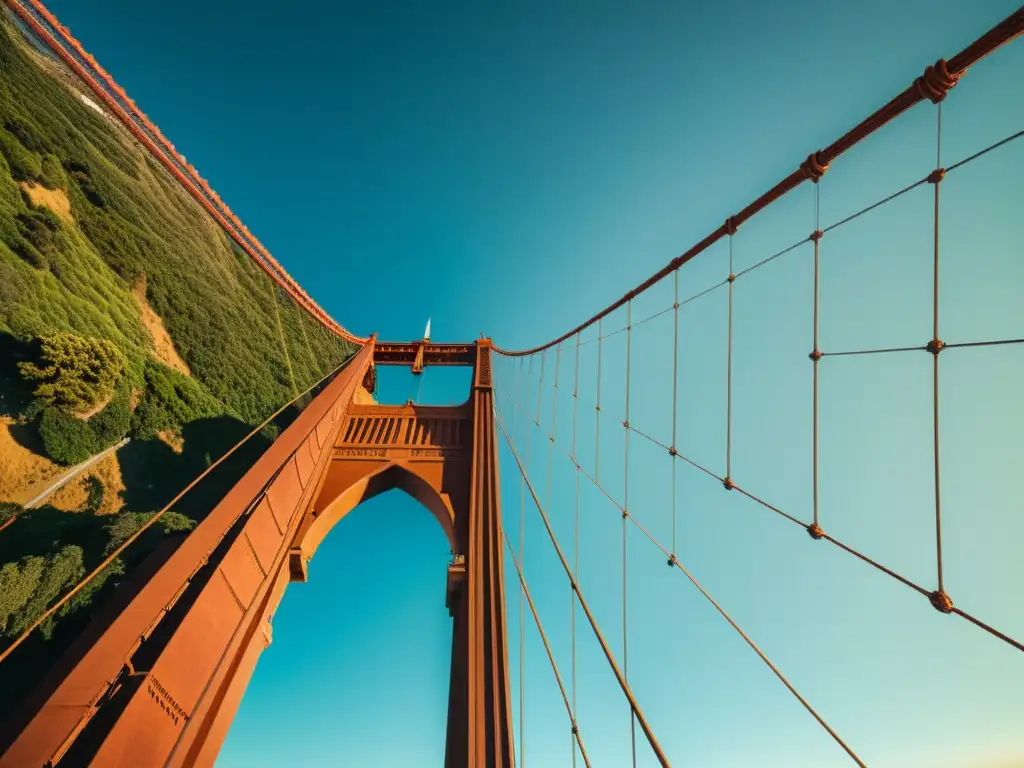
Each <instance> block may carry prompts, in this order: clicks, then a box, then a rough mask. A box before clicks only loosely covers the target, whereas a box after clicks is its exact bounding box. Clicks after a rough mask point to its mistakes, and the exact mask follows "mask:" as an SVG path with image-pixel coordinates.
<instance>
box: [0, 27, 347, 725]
mask: <svg viewBox="0 0 1024 768" xmlns="http://www.w3.org/2000/svg"><path fill="white" fill-rule="evenodd" d="M76 91H77V92H76ZM86 92H87V91H86V89H85V87H84V86H82V85H80V84H77V83H76V81H74V79H73V77H72V75H71V74H70V73H69V72H68V71H67V70H65V69H64V68H63V67H62V66H61V65H58V64H57V63H56V62H55V61H53V60H51V59H48V58H46V57H44V56H42V55H40V54H39V53H38V52H37V51H36V50H35V49H33V48H32V47H31V46H30V45H29V44H28V43H27V41H26V40H25V39H24V38H23V37H22V34H21V32H20V31H18V29H17V28H16V27H15V26H14V24H13V23H12V22H11V21H10V19H9V18H8V17H7V16H6V15H5V14H0V427H2V432H0V437H2V438H3V439H2V440H0V526H3V525H4V521H5V519H9V518H10V517H12V516H16V519H15V520H14V522H13V523H10V524H9V525H8V526H7V527H6V528H4V529H2V530H0V648H2V647H3V645H4V644H5V643H6V642H7V641H8V640H9V639H10V638H13V637H15V636H17V634H18V633H19V632H20V631H21V630H22V629H24V628H25V627H26V626H28V625H29V624H30V623H31V621H32V620H33V619H34V618H35V617H37V616H38V615H39V614H40V612H41V611H42V610H43V609H44V608H45V606H46V605H48V604H50V603H52V602H53V600H54V599H56V597H57V596H59V595H60V594H61V593H62V592H63V591H65V590H66V589H67V588H68V587H70V585H72V584H73V583H75V581H76V580H77V579H78V578H79V577H80V576H81V574H82V573H84V572H86V571H88V570H89V569H90V568H91V567H94V565H95V564H96V563H97V562H99V561H100V560H101V559H102V557H103V556H104V554H105V553H106V552H109V551H110V550H111V549H112V548H113V546H115V545H116V543H117V542H119V541H123V540H124V538H126V537H127V536H128V535H129V534H130V533H131V531H132V530H135V529H137V527H138V526H139V525H141V524H142V522H143V521H144V520H145V519H147V518H148V516H149V515H150V514H151V513H153V512H154V511H155V510H157V509H159V508H160V507H161V506H162V505H163V504H165V503H166V502H167V501H168V500H169V499H170V498H171V496H172V495H173V494H174V493H175V492H176V491H177V490H179V489H180V488H181V487H182V486H183V485H185V483H186V482H188V481H189V480H190V479H191V478H192V477H194V476H195V475H196V474H198V473H199V472H200V471H202V469H203V468H204V467H206V466H208V465H209V464H210V463H211V462H212V461H214V460H215V459H216V458H217V457H219V456H220V455H221V454H222V453H223V452H224V451H225V450H227V448H229V447H230V446H231V445H233V444H234V443H235V442H236V441H237V440H238V438H239V437H240V436H241V435H244V434H245V433H246V432H248V431H249V430H250V429H251V428H252V425H255V424H258V423H260V422H261V421H262V420H263V419H264V418H266V417H267V416H268V415H270V414H271V413H272V412H273V411H275V410H276V409H278V408H279V407H281V406H282V405H284V404H285V403H286V402H288V401H289V400H291V399H292V398H294V397H295V396H296V395H297V394H298V393H299V392H301V391H302V390H305V389H306V388H307V387H309V386H310V385H311V384H312V383H314V382H315V381H317V380H318V379H320V378H321V377H322V376H323V375H324V374H326V373H327V372H328V371H329V370H331V369H332V368H334V367H335V366H337V365H338V364H339V363H340V362H341V361H342V360H343V359H344V358H345V357H346V356H347V355H348V354H349V353H350V352H351V351H352V350H351V348H350V345H347V344H346V343H345V342H343V341H341V340H339V339H338V338H336V337H334V336H333V335H332V334H330V333H329V332H327V331H326V330H325V329H323V328H322V327H321V326H319V325H318V324H317V323H315V322H314V321H313V320H311V319H310V318H309V317H308V315H306V314H305V313H304V312H303V311H302V310H301V309H299V308H298V307H297V306H296V305H295V304H294V303H293V302H292V301H291V300H290V299H289V298H288V297H287V296H286V295H285V294H284V293H283V292H282V291H281V290H280V289H279V288H277V287H276V286H275V285H274V284H273V283H272V281H271V280H270V279H269V278H268V277H267V276H266V275H265V274H264V273H263V272H262V271H261V270H260V269H258V268H257V267H256V266H255V265H254V264H253V263H252V261H251V260H250V259H249V258H248V257H247V256H245V255H244V254H242V253H241V251H240V250H239V249H238V248H237V247H236V246H235V245H234V244H233V243H232V242H231V241H230V240H229V238H228V237H227V236H226V235H225V234H224V232H223V231H222V230H221V229H220V228H219V227H218V226H217V225H216V223H215V222H214V221H213V220H212V219H211V218H210V217H209V216H208V215H207V214H206V213H205V212H204V211H203V210H202V209H201V208H200V207H199V206H198V205H197V204H196V203H195V201H193V200H192V199H191V198H190V197H189V196H188V195H187V194H186V193H185V192H184V191H183V190H182V189H181V188H180V187H179V186H178V184H177V183H176V182H175V181H174V180H173V179H172V178H171V177H170V175H169V174H167V173H166V172H165V171H164V170H163V169H162V168H161V167H160V166H159V165H158V164H157V163H156V162H154V161H153V160H152V158H151V157H149V156H148V154H147V153H145V151H144V150H143V149H142V148H141V147H139V146H138V145H137V144H136V143H135V142H134V141H133V140H132V139H131V138H130V136H129V134H128V133H127V132H126V131H125V130H124V129H123V128H122V127H121V126H120V125H117V124H115V123H113V122H112V121H111V120H110V119H108V118H107V117H106V116H104V115H102V114H100V113H99V112H98V111H97V110H95V109H93V108H91V107H90V106H89V105H87V104H86V103H85V102H84V101H83V100H82V98H81V94H83V93H86ZM274 434H276V432H275V431H274V429H272V428H268V430H265V432H264V433H263V434H261V435H260V436H259V437H258V439H255V440H253V441H252V442H251V444H250V445H249V446H247V449H246V450H244V451H241V452H240V454H239V455H238V457H237V460H233V461H229V462H227V463H226V464H225V465H224V466H223V467H221V468H219V469H218V470H217V471H216V472H215V473H214V474H213V475H211V478H210V481H209V482H206V481H204V483H203V484H202V485H200V486H199V487H198V488H197V489H196V492H195V493H193V494H190V495H189V496H188V497H186V499H185V500H184V501H183V502H182V503H181V504H179V505H178V506H177V507H176V514H174V515H173V516H169V517H168V518H167V519H166V520H165V521H163V522H164V523H165V524H164V526H163V529H164V530H166V531H168V532H173V531H176V530H177V531H180V530H186V529H188V528H190V527H191V526H192V525H193V524H194V521H195V520H198V519H200V518H201V517H202V515H203V514H205V512H206V511H208V510H209V508H210V507H211V505H212V504H213V503H215V501H216V500H217V498H219V495H220V494H222V493H223V491H224V489H225V488H227V487H230V484H231V482H232V481H233V478H237V476H238V475H239V474H240V473H241V472H243V471H244V469H245V467H246V466H247V465H248V463H250V462H251V461H252V459H253V458H254V457H255V455H258V453H259V451H260V450H262V449H263V448H264V447H265V446H266V445H267V444H269V443H268V441H269V440H270V439H272V438H273V435H274ZM125 437H129V438H131V442H130V443H129V444H128V445H127V446H125V447H123V448H122V449H120V450H119V451H118V452H117V454H116V458H111V459H110V460H109V462H108V461H107V460H106V459H104V462H103V463H102V465H103V466H102V467H100V465H98V468H97V470H96V471H95V472H92V471H91V470H90V472H91V474H88V475H86V476H85V477H83V478H81V479H80V480H78V481H77V482H74V483H71V484H69V486H72V487H69V488H68V489H65V490H62V491H61V492H59V494H57V495H55V496H54V499H58V496H59V501H57V500H54V501H52V502H51V501H50V500H49V499H48V500H47V504H45V505H44V506H42V507H40V508H38V509H35V510H32V511H25V512H24V513H23V514H20V513H21V510H20V508H19V507H18V504H17V503H15V502H19V501H20V502H21V503H24V502H25V501H26V497H27V496H29V495H31V494H32V493H34V492H35V491H37V490H38V489H39V487H45V486H46V485H47V484H48V483H49V482H50V479H51V478H53V477H55V476H57V475H58V474H59V472H60V471H61V467H63V466H66V465H70V464H76V463H78V462H80V461H82V460H84V459H86V458H88V457H90V456H92V455H94V454H96V453H98V452H100V451H102V450H103V449H105V448H107V447H109V446H112V445H114V444H115V443H117V442H118V441H120V440H122V439H123V438H125ZM19 514H20V516H18V515H19ZM162 535H163V534H162V533H160V532H159V531H158V532H157V533H155V534H154V537H153V538H150V539H145V538H144V540H140V542H139V545H138V546H137V547H136V546H133V547H132V549H131V550H129V552H131V553H132V554H131V557H126V558H125V559H124V560H123V561H118V562H116V563H115V564H114V566H112V567H111V568H110V569H108V572H107V573H106V574H105V576H106V577H107V578H106V583H105V584H104V585H102V587H101V586H100V585H97V586H96V588H90V590H87V592H88V594H86V593H83V594H82V595H79V596H77V597H76V598H75V600H74V601H73V602H72V603H70V604H69V605H68V606H66V608H67V609H69V610H65V611H62V614H61V615H60V616H58V621H57V622H56V623H54V622H52V621H50V622H48V623H47V624H46V625H44V627H43V629H44V631H43V632H39V633H37V635H38V637H36V638H35V639H34V640H33V642H32V643H29V644H28V645H27V646H26V648H25V651H24V652H22V651H19V653H21V654H22V655H23V661H25V664H22V665H17V664H10V665H8V664H5V665H2V666H0V690H2V691H4V694H3V695H0V716H2V714H3V710H4V709H5V708H6V706H8V705H9V704H10V703H11V702H12V701H13V699H14V698H15V694H17V693H18V692H19V691H21V690H22V688H23V687H24V686H23V685H20V684H17V682H18V681H17V680H14V679H12V678H11V677H10V675H11V674H12V673H11V672H10V671H9V668H10V667H11V666H21V667H22V669H23V670H24V669H29V668H31V662H32V659H36V660H37V662H38V663H40V664H41V663H43V661H45V660H47V659H50V658H52V656H53V654H54V653H55V652H56V650H59V648H60V647H63V645H65V644H66V641H67V638H69V637H71V636H72V635H73V631H72V630H73V628H77V627H80V626H81V624H82V622H83V621H84V620H85V619H86V618H87V617H88V615H89V613H90V611H91V610H92V605H91V604H92V602H93V600H94V598H95V595H96V592H97V589H100V588H102V589H103V590H104V591H110V590H111V589H113V587H114V586H115V585H116V583H117V582H118V581H119V580H120V579H122V578H123V577H124V576H125V574H127V573H129V572H130V570H131V568H132V566H133V565H134V564H136V563H137V562H138V561H139V560H140V559H141V558H142V556H144V555H145V553H146V552H147V551H148V550H149V549H151V548H152V547H153V546H154V545H155V544H156V543H157V541H158V539H159V538H160V537H161V536H162ZM69 615H73V616H76V617H77V619H76V620H75V621H70V620H68V618H67V617H68V616H69ZM61 625H65V629H63V630H60V631H56V632H55V629H60V626H61ZM12 661H13V660H12ZM26 665H27V666H26ZM5 668H6V669H5Z"/></svg>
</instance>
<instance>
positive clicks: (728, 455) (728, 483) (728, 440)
mask: <svg viewBox="0 0 1024 768" xmlns="http://www.w3.org/2000/svg"><path fill="white" fill-rule="evenodd" d="M727 224H728V225H729V341H728V344H727V355H728V362H727V364H726V381H725V487H726V489H727V490H731V489H732V487H733V484H732V285H733V283H734V282H736V275H735V273H734V272H733V260H732V237H733V235H734V234H735V232H736V229H735V227H733V224H732V219H731V218H730V219H729V220H728V221H727Z"/></svg>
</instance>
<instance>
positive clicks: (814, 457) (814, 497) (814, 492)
mask: <svg viewBox="0 0 1024 768" xmlns="http://www.w3.org/2000/svg"><path fill="white" fill-rule="evenodd" d="M813 181H814V232H813V233H812V234H811V240H813V241H814V309H813V316H812V320H811V323H812V325H813V330H812V337H813V338H812V346H813V349H812V350H811V355H810V357H811V365H812V369H813V371H812V379H811V389H812V395H811V400H812V405H811V422H812V427H811V504H812V506H813V509H814V522H813V523H812V524H811V526H810V527H809V528H808V531H809V532H810V534H811V536H812V537H814V538H815V539H819V538H821V533H822V532H821V527H820V526H819V525H818V363H819V362H821V357H822V354H821V348H820V347H819V344H818V327H819V325H820V323H819V317H820V315H819V311H820V310H819V300H820V299H819V296H820V284H821V257H820V246H821V237H822V231H821V196H820V187H819V186H818V184H819V181H820V179H814V180H813Z"/></svg>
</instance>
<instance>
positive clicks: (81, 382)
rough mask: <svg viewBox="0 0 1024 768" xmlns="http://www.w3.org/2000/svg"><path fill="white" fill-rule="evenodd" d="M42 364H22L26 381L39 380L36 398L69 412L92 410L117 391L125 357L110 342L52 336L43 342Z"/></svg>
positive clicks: (63, 334)
mask: <svg viewBox="0 0 1024 768" xmlns="http://www.w3.org/2000/svg"><path fill="white" fill-rule="evenodd" d="M40 343H41V351H40V355H39V358H40V363H41V365H37V364H36V363H18V368H19V370H20V371H21V376H22V378H23V379H25V380H26V381H29V382H34V381H38V382H39V385H38V386H37V387H36V389H35V395H36V397H38V398H39V399H40V400H42V401H43V402H46V403H49V404H50V405H54V406H56V407H58V408H61V409H63V410H65V411H84V410H88V409H90V408H92V407H94V406H96V405H98V404H99V403H102V402H103V401H104V400H106V399H108V398H109V397H110V396H111V395H112V394H113V392H114V386H115V385H116V384H117V381H118V379H119V378H120V377H121V374H122V373H124V369H125V357H124V354H123V353H122V352H121V350H119V349H118V348H117V347H116V346H114V344H113V343H112V342H110V341H108V340H106V339H91V338H85V337H83V336H78V335H76V334H73V333H65V332H59V333H51V334H48V335H46V336H43V337H42V338H41V339H40Z"/></svg>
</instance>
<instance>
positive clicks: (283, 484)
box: [0, 339, 514, 768]
mask: <svg viewBox="0 0 1024 768" xmlns="http://www.w3.org/2000/svg"><path fill="white" fill-rule="evenodd" d="M491 353H492V347H491V343H490V341H489V340H488V339H480V340H479V341H477V342H475V343H472V344H433V343H430V342H427V341H423V342H414V343H410V344H384V343H376V341H375V340H374V339H371V340H370V341H369V342H368V343H367V344H365V345H364V346H363V348H362V349H361V351H360V352H359V353H358V354H357V355H356V356H355V358H354V359H353V360H352V361H351V363H350V364H349V365H348V367H347V368H345V369H344V370H343V371H341V373H339V374H338V375H337V376H336V377H335V378H334V379H333V381H331V382H330V384H328V385H327V387H326V388H325V389H324V390H323V391H322V392H321V393H320V394H319V395H318V396H317V397H316V398H315V399H314V400H313V401H312V402H311V403H310V405H309V406H308V407H307V408H306V409H305V410H304V411H303V412H302V414H301V415H300V416H299V417H298V418H297V419H296V421H295V422H293V423H292V424H291V426H289V427H288V429H287V430H285V432H284V433H282V434H281V436H280V437H279V438H278V439H277V440H276V441H275V442H274V443H273V445H272V446H271V447H270V448H269V449H268V450H267V451H266V453H264V454H263V456H261V457H260V458H259V459H258V460H257V461H256V462H255V463H254V464H253V466H252V467H251V468H250V469H249V471H248V472H247V473H246V474H245V476H244V477H243V478H242V479H241V480H240V481H239V482H238V483H237V485H235V486H234V487H233V488H232V489H231V490H230V491H229V492H228V493H227V495H226V496H225V497H224V498H223V499H222V500H221V501H220V502H219V504H218V505H217V506H216V507H215V508H214V509H213V511H212V512H211V513H210V515H209V516H208V517H206V519H204V520H203V521H202V523H200V524H199V525H198V526H197V527H196V529H195V530H194V531H193V532H192V533H191V534H190V535H189V536H188V537H187V538H186V539H185V540H184V541H183V542H182V543H181V545H180V546H178V547H177V549H175V550H174V551H173V552H172V553H170V554H166V553H164V554H163V556H162V558H161V553H159V552H158V553H155V554H154V562H151V563H150V565H149V569H148V572H145V571H144V572H143V574H141V576H142V581H141V583H140V584H139V585H138V587H137V589H136V590H135V592H134V595H133V596H131V597H130V599H129V598H125V597H122V599H121V600H122V604H121V605H120V606H118V608H117V611H116V613H114V614H112V615H111V616H110V617H109V618H107V620H105V621H104V620H102V619H98V620H97V622H96V623H94V625H93V626H91V627H90V628H89V629H88V630H87V631H86V632H85V634H84V636H83V637H82V638H81V639H80V641H79V644H78V646H77V647H74V648H72V649H71V650H70V651H69V654H68V656H67V657H66V658H65V660H64V662H63V663H62V664H58V665H57V666H56V667H55V668H54V669H53V670H52V671H51V674H50V676H49V678H48V679H46V680H44V681H43V682H42V684H41V686H40V688H39V689H38V690H37V691H36V693H35V695H34V697H33V699H32V700H31V701H30V702H29V703H28V705H27V706H25V707H24V708H23V709H22V710H21V711H20V712H19V713H18V715H17V722H12V723H9V724H8V731H7V734H6V738H3V740H2V741H0V749H4V750H5V751H4V752H3V754H2V756H0V768H28V766H33V767H34V766H52V765H74V766H97V767H98V766H132V767H133V768H149V767H150V766H154V767H156V766H168V767H170V766H210V765H213V763H214V761H215V759H216V756H217V752H218V750H219V749H220V746H221V744H222V742H223V740H224V737H225V736H226V734H227V731H228V728H229V727H230V725H231V721H232V719H233V717H234V715H235V712H236V710H237V708H238V704H239V702H240V701H241V698H242V695H243V693H244V691H245V688H246V686H247V685H248V682H249V679H250V677H251V676H252V673H253V670H254V668H255V666H256V662H257V660H258V659H259V656H260V653H261V652H262V651H263V649H264V648H266V647H267V646H268V645H269V644H270V642H271V618H272V616H273V614H274V611H275V609H276V608H277V605H278V603H279V602H280V601H281V598H282V597H283V596H284V593H285V590H286V588H287V586H288V584H289V583H291V582H294V581H306V579H307V573H308V571H307V563H308V562H309V559H310V558H311V557H313V555H314V553H315V552H316V549H317V546H318V545H319V544H320V542H321V541H322V540H323V538H324V536H325V535H326V534H327V533H328V532H329V531H330V530H331V528H332V527H333V526H334V525H335V524H336V523H337V522H338V521H339V520H341V518H343V517H344V516H345V515H346V514H348V513H349V512H350V511H351V510H352V509H354V508H355V507H356V506H358V505H359V504H360V503H361V502H363V501H365V500H367V499H369V498H372V497H373V496H375V495H377V494H379V493H382V492H384V491H386V490H389V489H392V488H400V489H402V490H403V491H405V492H406V493H408V494H409V495H410V496H412V497H413V498H415V499H417V500H418V501H419V502H420V503H422V504H423V506H424V507H426V508H427V509H428V510H429V511H430V513H431V514H432V515H433V516H434V517H435V518H436V519H437V521H438V522H439V523H440V525H441V527H442V529H443V530H444V531H445V534H446V535H447V537H448V540H449V542H450V544H451V548H452V551H453V552H454V553H456V554H455V557H454V558H453V562H452V563H451V564H450V566H449V568H448V581H447V594H446V602H447V605H448V609H449V611H450V613H451V616H452V618H453V621H454V627H453V632H452V657H451V688H450V693H449V702H448V732H447V746H446V755H445V766H446V768H468V767H470V766H473V767H477V766H495V767H496V768H511V767H512V766H513V765H514V755H513V746H512V723H511V711H510V703H509V701H510V700H509V682H508V653H507V638H506V627H505V595H504V592H503V586H502V584H503V580H502V575H503V567H502V551H501V509H500V503H499V478H498V450H497V441H496V436H495V431H494V415H493V411H492V388H491ZM376 365H407V366H415V367H416V368H418V369H422V367H423V366H430V365H462V366H472V368H473V378H472V387H471V392H470V395H469V398H468V400H467V401H466V402H465V403H463V404H462V405H457V406H452V407H434V406H430V407H422V406H417V405H413V404H411V403H408V404H406V405H402V406H387V405H377V404H375V403H373V402H372V398H369V397H366V391H369V392H370V393H372V392H373V390H374V389H375V384H376V375H375V366H376ZM367 401H369V403H368V402H367ZM161 560H162V562H161ZM115 599H116V597H115ZM382 748H383V747H382Z"/></svg>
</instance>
